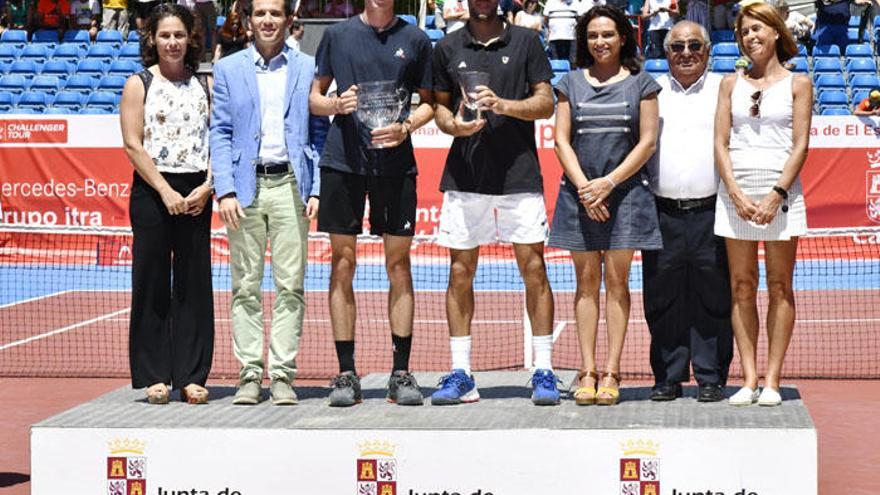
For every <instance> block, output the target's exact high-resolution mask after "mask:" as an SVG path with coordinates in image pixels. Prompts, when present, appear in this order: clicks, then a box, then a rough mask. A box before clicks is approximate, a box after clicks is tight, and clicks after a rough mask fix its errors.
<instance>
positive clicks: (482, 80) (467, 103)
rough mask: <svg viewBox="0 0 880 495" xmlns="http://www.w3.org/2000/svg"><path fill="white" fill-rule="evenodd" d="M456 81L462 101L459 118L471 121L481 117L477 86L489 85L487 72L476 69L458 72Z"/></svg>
mask: <svg viewBox="0 0 880 495" xmlns="http://www.w3.org/2000/svg"><path fill="white" fill-rule="evenodd" d="M458 81H459V84H460V85H461V99H462V101H463V102H464V105H463V108H462V111H461V120H463V121H465V122H472V121H474V120H480V119H481V118H483V114H482V111H481V110H480V106H479V105H477V93H479V91H478V90H477V88H478V87H479V86H489V73H488V72H480V71H477V70H471V71H464V72H459V73H458Z"/></svg>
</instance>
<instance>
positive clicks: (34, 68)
mask: <svg viewBox="0 0 880 495" xmlns="http://www.w3.org/2000/svg"><path fill="white" fill-rule="evenodd" d="M39 73H40V66H39V65H38V64H37V63H36V62H34V61H33V60H16V61H15V62H12V64H10V65H9V72H8V74H18V75H21V76H24V77H25V78H26V79H27V80H28V81H30V80H31V79H33V78H34V76H36V75H37V74H39Z"/></svg>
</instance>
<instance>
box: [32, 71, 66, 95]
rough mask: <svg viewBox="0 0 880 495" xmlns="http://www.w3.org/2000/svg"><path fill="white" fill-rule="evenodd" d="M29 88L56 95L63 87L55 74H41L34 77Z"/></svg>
mask: <svg viewBox="0 0 880 495" xmlns="http://www.w3.org/2000/svg"><path fill="white" fill-rule="evenodd" d="M28 89H29V90H30V91H40V92H43V93H46V94H50V95H54V94H55V93H57V92H58V91H59V90H60V89H61V81H60V80H59V79H58V78H57V77H55V76H46V75H40V76H37V77H35V78H34V80H33V81H32V82H31V87H30V88H28Z"/></svg>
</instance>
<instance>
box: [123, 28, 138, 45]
mask: <svg viewBox="0 0 880 495" xmlns="http://www.w3.org/2000/svg"><path fill="white" fill-rule="evenodd" d="M125 41H126V42H128V43H134V44H138V43H140V41H141V35H140V34H138V32H137V31H135V30H134V29H132V30H131V31H129V32H128V37H127V38H125Z"/></svg>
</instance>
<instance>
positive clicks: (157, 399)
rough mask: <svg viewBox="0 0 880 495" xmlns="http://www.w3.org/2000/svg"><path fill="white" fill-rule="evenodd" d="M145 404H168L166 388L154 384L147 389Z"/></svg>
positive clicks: (162, 385) (160, 384)
mask: <svg viewBox="0 0 880 495" xmlns="http://www.w3.org/2000/svg"><path fill="white" fill-rule="evenodd" d="M147 402H149V403H150V404H168V386H167V385H165V384H164V383H161V382H160V383H154V384H153V385H150V387H149V388H147Z"/></svg>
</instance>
